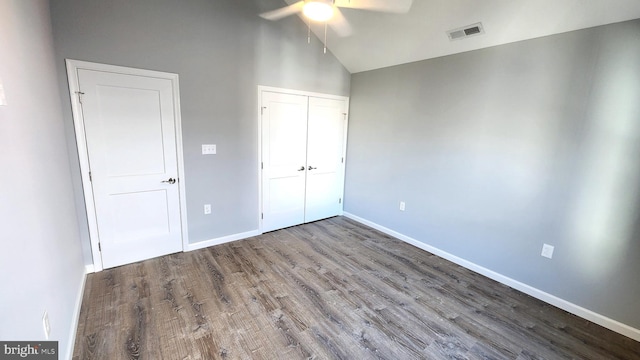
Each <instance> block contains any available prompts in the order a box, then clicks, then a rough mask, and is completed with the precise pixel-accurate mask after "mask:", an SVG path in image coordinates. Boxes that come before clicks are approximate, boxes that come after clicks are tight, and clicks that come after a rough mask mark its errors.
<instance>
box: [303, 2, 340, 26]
mask: <svg viewBox="0 0 640 360" xmlns="http://www.w3.org/2000/svg"><path fill="white" fill-rule="evenodd" d="M302 13H303V14H304V16H306V17H308V18H309V19H311V20H313V21H320V22H324V21H327V20H329V19H331V18H332V17H333V6H332V5H331V4H329V3H326V2H323V1H309V2H307V3H306V4H304V7H303V8H302Z"/></svg>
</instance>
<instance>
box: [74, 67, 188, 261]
mask: <svg viewBox="0 0 640 360" xmlns="http://www.w3.org/2000/svg"><path fill="white" fill-rule="evenodd" d="M65 62H66V66H67V80H68V82H69V96H70V97H71V110H72V114H73V125H74V129H75V135H76V146H77V149H78V160H79V162H80V176H81V178H82V189H83V195H84V203H85V211H86V214H87V222H88V225H89V238H90V241H91V255H92V257H93V270H94V271H95V272H98V271H102V269H103V264H102V256H101V252H100V249H99V240H100V237H99V235H98V223H97V218H96V209H95V203H94V201H93V187H92V184H91V179H90V177H89V169H90V167H89V153H88V149H87V138H86V134H85V131H84V118H83V115H82V108H81V106H80V96H79V95H80V94H79V91H80V84H79V79H78V70H94V71H103V72H112V73H117V74H124V75H137V76H144V77H154V78H159V79H167V80H170V81H171V84H172V89H173V105H174V114H173V115H174V119H175V131H176V132H175V136H176V157H177V160H178V169H177V170H178V196H179V201H180V208H179V211H180V225H181V235H182V251H184V249H186V248H187V244H188V241H189V236H188V229H187V204H186V191H185V185H184V184H185V176H184V161H183V148H182V120H181V117H180V90H179V87H178V74H172V73H166V72H160V71H153V70H144V69H137V68H129V67H123V66H115V65H107V64H100V63H93V62H87V61H80V60H73V59H65Z"/></svg>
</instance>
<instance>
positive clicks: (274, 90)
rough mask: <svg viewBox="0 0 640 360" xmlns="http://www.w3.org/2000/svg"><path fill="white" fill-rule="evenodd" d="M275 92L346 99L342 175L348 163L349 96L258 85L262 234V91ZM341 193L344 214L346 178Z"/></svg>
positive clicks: (259, 221) (259, 216)
mask: <svg viewBox="0 0 640 360" xmlns="http://www.w3.org/2000/svg"><path fill="white" fill-rule="evenodd" d="M265 91H266V92H275V93H281V94H287V95H302V96H310V97H317V98H323V99H334V100H344V101H345V112H346V115H345V121H344V140H343V144H342V156H343V158H344V160H345V161H344V162H343V163H342V176H343V177H344V176H345V174H346V171H345V170H346V164H347V137H348V136H347V130H348V129H349V97H348V96H342V95H331V94H323V93H317V92H310V91H302V90H293V89H285V88H278V87H272V86H264V85H258V109H257V110H258V113H257V119H258V225H259V226H258V231H259V232H260V234H262V233H263V231H262V229H263V227H262V163H263V161H262V93H263V92H265ZM340 194H341V197H342V203H341V204H340V213H339V214H340V215H342V212H343V209H344V178H343V181H342V183H341V184H340Z"/></svg>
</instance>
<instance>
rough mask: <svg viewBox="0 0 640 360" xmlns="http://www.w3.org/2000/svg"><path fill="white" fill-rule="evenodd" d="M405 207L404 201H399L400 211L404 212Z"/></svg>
mask: <svg viewBox="0 0 640 360" xmlns="http://www.w3.org/2000/svg"><path fill="white" fill-rule="evenodd" d="M405 205H406V204H405V203H404V201H400V211H404V209H405Z"/></svg>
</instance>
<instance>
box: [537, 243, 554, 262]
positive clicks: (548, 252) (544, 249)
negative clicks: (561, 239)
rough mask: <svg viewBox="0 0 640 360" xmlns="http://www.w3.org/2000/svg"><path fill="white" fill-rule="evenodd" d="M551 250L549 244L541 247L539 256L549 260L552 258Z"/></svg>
mask: <svg viewBox="0 0 640 360" xmlns="http://www.w3.org/2000/svg"><path fill="white" fill-rule="evenodd" d="M553 249H554V247H553V246H551V245H549V244H544V245H542V253H541V254H540V255H542V256H544V257H546V258H549V259H551V258H552V257H553Z"/></svg>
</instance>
